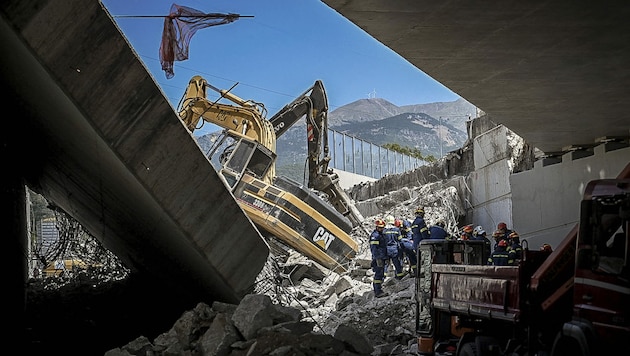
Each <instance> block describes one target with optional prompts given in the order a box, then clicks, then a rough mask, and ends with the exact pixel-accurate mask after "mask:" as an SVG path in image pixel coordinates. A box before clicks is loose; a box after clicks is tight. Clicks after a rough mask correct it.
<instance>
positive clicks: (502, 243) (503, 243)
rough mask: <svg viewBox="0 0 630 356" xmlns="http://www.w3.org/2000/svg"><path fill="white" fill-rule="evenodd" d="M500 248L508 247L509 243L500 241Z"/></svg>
mask: <svg viewBox="0 0 630 356" xmlns="http://www.w3.org/2000/svg"><path fill="white" fill-rule="evenodd" d="M499 246H502V247H505V246H507V241H505V240H501V241H499Z"/></svg>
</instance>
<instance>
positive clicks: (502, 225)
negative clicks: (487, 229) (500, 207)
mask: <svg viewBox="0 0 630 356" xmlns="http://www.w3.org/2000/svg"><path fill="white" fill-rule="evenodd" d="M506 229H507V225H506V224H505V223H504V222H500V223H499V225H497V230H506Z"/></svg>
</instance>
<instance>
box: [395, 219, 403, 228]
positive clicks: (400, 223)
mask: <svg viewBox="0 0 630 356" xmlns="http://www.w3.org/2000/svg"><path fill="white" fill-rule="evenodd" d="M394 226H396V227H402V226H403V223H402V220H400V219H396V220H395V221H394Z"/></svg>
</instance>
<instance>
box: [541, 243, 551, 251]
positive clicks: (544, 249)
mask: <svg viewBox="0 0 630 356" xmlns="http://www.w3.org/2000/svg"><path fill="white" fill-rule="evenodd" d="M540 250H541V251H549V252H551V245H550V244H542V246H540Z"/></svg>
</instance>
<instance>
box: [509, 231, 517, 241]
mask: <svg viewBox="0 0 630 356" xmlns="http://www.w3.org/2000/svg"><path fill="white" fill-rule="evenodd" d="M518 237H519V236H518V233H517V232H516V231H514V232H512V233H511V234H509V235H508V238H510V239H518Z"/></svg>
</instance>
